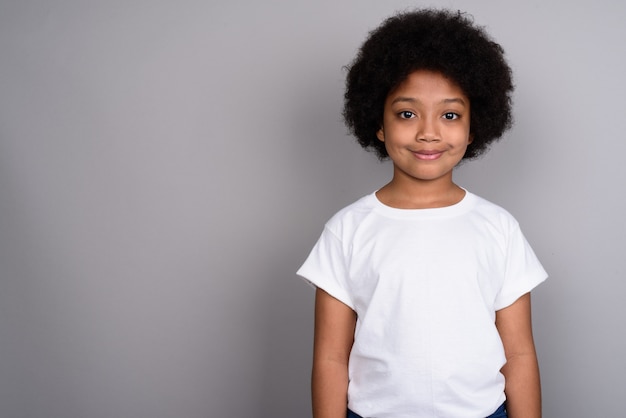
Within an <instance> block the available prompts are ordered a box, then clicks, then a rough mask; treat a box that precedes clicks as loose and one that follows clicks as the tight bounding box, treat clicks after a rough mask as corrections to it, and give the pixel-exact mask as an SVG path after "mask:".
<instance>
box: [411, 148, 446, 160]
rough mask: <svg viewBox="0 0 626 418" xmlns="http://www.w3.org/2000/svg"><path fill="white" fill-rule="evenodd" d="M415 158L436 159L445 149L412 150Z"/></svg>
mask: <svg viewBox="0 0 626 418" xmlns="http://www.w3.org/2000/svg"><path fill="white" fill-rule="evenodd" d="M412 153H413V155H414V156H415V158H417V159H419V160H427V161H430V160H436V159H438V158H439V157H441V155H442V154H443V151H437V150H421V151H412Z"/></svg>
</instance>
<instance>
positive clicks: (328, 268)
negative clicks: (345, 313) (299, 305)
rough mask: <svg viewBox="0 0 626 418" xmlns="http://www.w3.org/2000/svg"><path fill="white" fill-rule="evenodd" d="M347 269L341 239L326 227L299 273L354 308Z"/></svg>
mask: <svg viewBox="0 0 626 418" xmlns="http://www.w3.org/2000/svg"><path fill="white" fill-rule="evenodd" d="M347 271H348V270H347V268H346V259H345V256H344V251H343V245H342V243H341V240H340V239H339V237H337V236H336V235H335V234H334V233H333V232H332V231H331V230H330V229H328V227H325V228H324V231H323V232H322V235H321V236H320V238H319V240H318V241H317V243H316V244H315V246H314V247H313V250H311V253H310V254H309V256H308V258H307V259H306V261H305V262H304V264H303V265H302V267H300V269H299V270H298V271H297V274H298V276H300V277H302V278H304V279H305V280H306V281H307V282H308V283H309V284H311V285H312V286H314V287H319V288H320V289H322V290H324V291H326V292H327V293H328V294H329V295H331V296H332V297H334V298H335V299H338V300H339V301H341V302H343V303H345V304H346V305H348V306H349V307H350V308H352V309H354V302H353V301H352V297H351V296H350V292H349V288H348V280H347V278H348V273H347Z"/></svg>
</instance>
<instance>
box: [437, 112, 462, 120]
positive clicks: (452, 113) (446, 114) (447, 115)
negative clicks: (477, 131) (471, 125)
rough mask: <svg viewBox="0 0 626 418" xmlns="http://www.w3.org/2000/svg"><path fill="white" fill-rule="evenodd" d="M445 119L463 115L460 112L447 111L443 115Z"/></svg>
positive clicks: (453, 118)
mask: <svg viewBox="0 0 626 418" xmlns="http://www.w3.org/2000/svg"><path fill="white" fill-rule="evenodd" d="M442 117H443V118H444V119H445V120H455V119H458V118H460V117H461V116H460V115H459V114H458V113H454V112H446V113H444V114H443V116H442Z"/></svg>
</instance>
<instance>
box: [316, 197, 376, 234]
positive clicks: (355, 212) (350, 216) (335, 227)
mask: <svg viewBox="0 0 626 418" xmlns="http://www.w3.org/2000/svg"><path fill="white" fill-rule="evenodd" d="M375 208H376V197H375V195H374V193H370V194H368V195H366V196H363V197H362V198H360V199H359V200H357V201H355V202H354V203H351V204H350V205H348V206H346V207H344V208H343V209H341V210H339V211H338V212H337V213H335V214H334V215H333V216H332V217H331V218H330V219H329V220H328V222H326V225H325V226H326V229H328V230H330V231H331V232H333V233H334V234H335V235H337V236H342V235H343V234H344V232H345V231H346V230H353V229H354V228H356V227H357V226H358V225H359V224H361V222H362V221H363V220H364V219H365V218H367V217H368V216H370V215H371V214H372V213H373V212H374V211H375Z"/></svg>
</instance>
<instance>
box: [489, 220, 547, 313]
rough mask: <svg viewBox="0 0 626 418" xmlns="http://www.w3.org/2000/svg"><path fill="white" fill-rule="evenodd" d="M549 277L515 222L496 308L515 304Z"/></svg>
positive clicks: (508, 245)
mask: <svg viewBox="0 0 626 418" xmlns="http://www.w3.org/2000/svg"><path fill="white" fill-rule="evenodd" d="M547 277H548V274H547V273H546V271H545V270H544V268H543V266H542V265H541V263H540V262H539V260H538V259H537V256H536V255H535V253H534V252H533V250H532V248H531V247H530V244H529V243H528V241H527V240H526V238H525V237H524V235H523V234H522V231H521V230H520V228H519V225H518V224H517V223H515V225H514V226H513V227H512V230H511V234H510V236H509V240H508V243H507V249H506V270H505V276H504V282H503V285H502V288H501V289H500V292H499V294H498V296H497V297H496V301H495V309H496V310H500V309H503V308H506V307H507V306H509V305H511V304H513V302H515V301H516V300H517V299H519V298H520V297H521V296H523V295H524V294H526V293H528V292H530V291H531V290H532V289H534V288H535V287H536V286H537V285H539V284H540V283H541V282H543V281H544V280H546V278H547Z"/></svg>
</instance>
